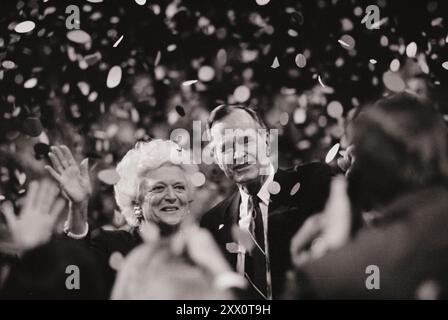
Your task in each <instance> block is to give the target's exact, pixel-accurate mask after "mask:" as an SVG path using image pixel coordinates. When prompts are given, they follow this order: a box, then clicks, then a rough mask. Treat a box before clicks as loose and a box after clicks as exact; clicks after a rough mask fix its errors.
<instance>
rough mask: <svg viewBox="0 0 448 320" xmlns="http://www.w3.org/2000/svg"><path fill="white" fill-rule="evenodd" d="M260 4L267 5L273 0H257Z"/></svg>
mask: <svg viewBox="0 0 448 320" xmlns="http://www.w3.org/2000/svg"><path fill="white" fill-rule="evenodd" d="M255 1H256V3H257V4H258V5H259V6H265V5H267V4H268V3H269V2H270V1H271V0H255Z"/></svg>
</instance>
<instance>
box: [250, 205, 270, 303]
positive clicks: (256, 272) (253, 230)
mask: <svg viewBox="0 0 448 320" xmlns="http://www.w3.org/2000/svg"><path fill="white" fill-rule="evenodd" d="M249 201H250V202H251V203H252V219H251V223H250V225H249V232H250V235H251V240H252V241H253V242H254V245H253V249H252V251H251V252H247V253H246V258H245V260H246V261H245V276H246V278H247V280H248V281H249V283H250V284H251V286H252V287H253V288H254V290H255V291H256V292H257V294H258V295H259V296H260V297H261V298H263V299H268V297H269V296H270V292H269V291H270V290H269V289H268V284H267V260H266V250H265V248H266V245H265V241H264V240H265V239H264V226H263V216H262V213H261V209H260V199H259V198H258V196H250V198H249Z"/></svg>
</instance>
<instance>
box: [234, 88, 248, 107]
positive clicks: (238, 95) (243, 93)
mask: <svg viewBox="0 0 448 320" xmlns="http://www.w3.org/2000/svg"><path fill="white" fill-rule="evenodd" d="M233 96H234V97H235V100H236V101H237V102H239V103H244V102H246V101H247V100H249V98H250V89H249V88H248V87H246V86H239V87H237V88H236V89H235V92H234V93H233Z"/></svg>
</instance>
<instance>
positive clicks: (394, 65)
mask: <svg viewBox="0 0 448 320" xmlns="http://www.w3.org/2000/svg"><path fill="white" fill-rule="evenodd" d="M389 68H390V71H392V72H397V71H398V70H400V60H398V59H394V60H392V62H391V63H390V67H389Z"/></svg>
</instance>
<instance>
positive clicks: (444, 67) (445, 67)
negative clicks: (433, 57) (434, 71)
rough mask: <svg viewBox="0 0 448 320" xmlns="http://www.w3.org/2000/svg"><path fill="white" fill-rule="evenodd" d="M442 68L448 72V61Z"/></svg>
mask: <svg viewBox="0 0 448 320" xmlns="http://www.w3.org/2000/svg"><path fill="white" fill-rule="evenodd" d="M442 68H443V69H445V70H448V61H445V62H444V63H442Z"/></svg>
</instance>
